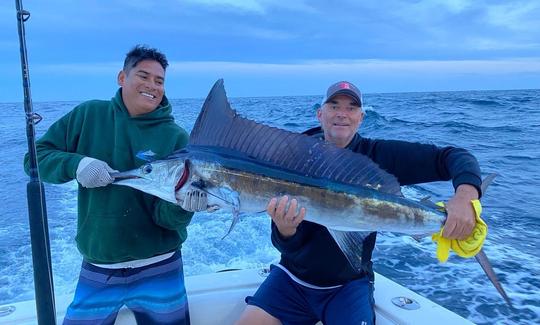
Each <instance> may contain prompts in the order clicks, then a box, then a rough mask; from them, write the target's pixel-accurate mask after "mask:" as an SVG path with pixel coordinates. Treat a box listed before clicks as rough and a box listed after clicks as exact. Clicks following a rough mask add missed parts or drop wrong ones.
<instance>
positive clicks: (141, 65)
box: [25, 46, 206, 324]
mask: <svg viewBox="0 0 540 325" xmlns="http://www.w3.org/2000/svg"><path fill="white" fill-rule="evenodd" d="M167 66H168V62H167V59H166V57H165V55H163V54H162V53H160V52H159V51H157V50H156V49H152V48H147V47H144V46H136V47H134V48H133V49H132V50H131V51H130V52H129V53H128V54H127V55H126V58H125V61H124V67H123V69H122V70H121V71H120V72H119V74H118V84H119V85H120V89H119V90H118V91H117V92H116V95H115V96H114V97H113V98H112V99H111V100H110V101H104V100H91V101H87V102H84V103H82V104H80V105H78V106H77V107H75V108H74V109H73V110H72V111H71V112H69V113H68V114H66V115H65V116H63V117H62V118H60V119H59V120H58V121H56V122H55V123H54V124H53V125H52V126H51V127H50V128H49V130H48V131H47V133H46V134H45V135H44V136H43V137H42V138H40V139H39V140H38V141H37V144H36V148H37V154H38V161H39V172H40V175H41V177H42V179H43V180H44V181H45V182H49V183H64V182H68V181H71V180H73V179H77V181H78V183H79V190H78V220H77V236H76V241H77V247H78V249H79V251H80V252H81V254H82V255H83V262H82V267H81V273H80V276H79V281H78V283H77V289H76V291H75V297H74V299H73V302H72V303H71V305H70V306H69V308H68V310H67V312H66V315H65V319H64V324H83V323H84V324H112V323H114V321H115V319H116V316H117V313H118V310H119V309H120V308H121V307H122V306H123V305H125V306H127V307H128V308H129V309H131V310H132V311H133V313H134V315H135V317H136V319H137V322H138V323H139V324H189V312H188V304H187V297H186V291H185V286H184V275H183V269H182V258H181V254H180V248H181V245H182V243H183V242H184V241H185V240H186V237H187V232H186V227H187V225H188V224H189V222H190V220H191V217H192V215H193V212H195V211H201V210H204V209H205V208H206V201H205V200H204V197H203V198H201V197H200V195H199V194H197V195H189V196H187V197H188V198H187V199H186V200H184V201H183V202H178V205H175V204H171V203H169V202H166V201H163V200H161V199H159V198H157V197H155V196H151V195H148V194H145V193H143V192H140V191H137V190H134V189H132V188H129V187H124V186H113V185H110V183H111V182H112V181H113V180H114V178H113V177H112V176H111V174H110V173H111V172H114V171H116V170H130V169H133V168H137V167H139V166H141V165H143V164H145V161H144V158H140V157H139V156H140V155H138V153H144V155H145V156H148V155H150V156H153V157H155V158H156V159H159V158H162V157H165V156H167V155H169V154H170V153H172V152H173V151H175V150H177V149H180V148H183V147H184V146H186V144H187V142H188V134H187V133H186V131H185V130H183V129H182V128H180V127H179V126H178V125H176V123H175V122H174V118H173V117H172V115H171V112H172V108H171V105H170V104H169V101H168V100H167V98H166V97H165V95H164V84H165V69H166V68H167ZM28 168H29V164H28V155H26V157H25V170H26V171H27V172H28ZM189 198H193V200H192V201H190V199H189Z"/></svg>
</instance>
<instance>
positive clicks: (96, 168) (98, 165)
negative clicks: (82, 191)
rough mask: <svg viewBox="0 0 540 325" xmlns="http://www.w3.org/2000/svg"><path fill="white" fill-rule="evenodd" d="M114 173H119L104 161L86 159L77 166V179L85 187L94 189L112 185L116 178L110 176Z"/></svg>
mask: <svg viewBox="0 0 540 325" xmlns="http://www.w3.org/2000/svg"><path fill="white" fill-rule="evenodd" d="M112 172H118V171H117V170H114V169H112V168H111V167H109V165H108V164H107V163H106V162H104V161H102V160H98V159H94V158H90V157H84V158H83V159H82V160H81V161H80V162H79V165H78V166H77V172H76V177H77V181H78V182H79V183H81V185H82V186H83V187H86V188H94V187H101V186H107V185H109V184H110V183H112V182H113V181H114V177H112V176H111V175H110V173H112Z"/></svg>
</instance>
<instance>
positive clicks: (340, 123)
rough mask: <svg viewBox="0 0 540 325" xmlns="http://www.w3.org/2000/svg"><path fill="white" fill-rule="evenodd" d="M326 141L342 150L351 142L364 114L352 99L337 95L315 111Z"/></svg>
mask: <svg viewBox="0 0 540 325" xmlns="http://www.w3.org/2000/svg"><path fill="white" fill-rule="evenodd" d="M317 118H318V119H319V122H321V127H322V129H323V131H324V138H325V140H326V141H329V142H332V143H334V144H335V145H336V146H338V147H341V148H344V147H346V146H347V145H348V144H349V142H351V140H352V138H353V137H354V134H355V133H356V132H357V131H358V127H359V126H360V123H362V120H363V119H364V112H363V111H362V108H361V107H360V106H359V103H357V102H356V101H355V100H354V99H353V98H351V97H349V96H347V95H337V96H334V97H333V98H331V99H330V100H329V101H327V102H326V103H325V104H324V105H323V106H322V107H321V108H319V110H318V111H317Z"/></svg>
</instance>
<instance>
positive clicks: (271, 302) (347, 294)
mask: <svg viewBox="0 0 540 325" xmlns="http://www.w3.org/2000/svg"><path fill="white" fill-rule="evenodd" d="M373 290H374V286H373V283H372V282H370V281H369V279H368V277H364V278H361V279H358V280H354V281H351V282H348V283H346V284H344V285H343V286H340V287H337V288H331V289H314V288H310V287H307V286H304V285H301V284H299V283H297V282H296V281H294V280H293V279H291V277H290V276H289V275H288V274H287V273H285V271H283V270H282V269H280V268H279V267H276V266H274V265H272V266H271V267H270V274H269V275H268V278H266V280H264V282H263V283H262V284H261V286H260V287H259V289H258V290H257V292H255V294H254V295H253V296H249V297H247V298H246V303H247V304H248V305H253V306H257V307H259V308H261V309H263V310H264V311H266V312H267V313H269V314H270V315H272V316H274V317H276V318H277V319H279V320H280V321H281V322H282V323H283V324H284V325H300V324H302V325H304V324H306V325H307V324H310V325H311V324H315V323H317V322H318V321H322V322H323V323H324V324H326V325H342V324H359V325H360V324H361V325H369V324H375V310H374V307H375V300H374V299H373Z"/></svg>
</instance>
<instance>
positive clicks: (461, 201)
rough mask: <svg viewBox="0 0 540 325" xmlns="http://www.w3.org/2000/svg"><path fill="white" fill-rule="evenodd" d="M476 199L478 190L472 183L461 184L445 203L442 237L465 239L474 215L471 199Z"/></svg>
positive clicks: (474, 219)
mask: <svg viewBox="0 0 540 325" xmlns="http://www.w3.org/2000/svg"><path fill="white" fill-rule="evenodd" d="M475 199H478V191H477V190H476V188H475V187H474V186H472V185H468V184H461V185H460V186H458V188H457V189H456V194H454V196H453V197H452V198H451V199H450V201H448V203H447V204H446V211H447V214H448V217H447V218H446V222H445V224H444V230H443V237H445V238H448V239H461V240H463V239H467V237H469V235H470V234H471V232H472V230H473V228H474V225H475V224H476V217H475V214H474V208H473V206H472V204H471V200H475Z"/></svg>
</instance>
